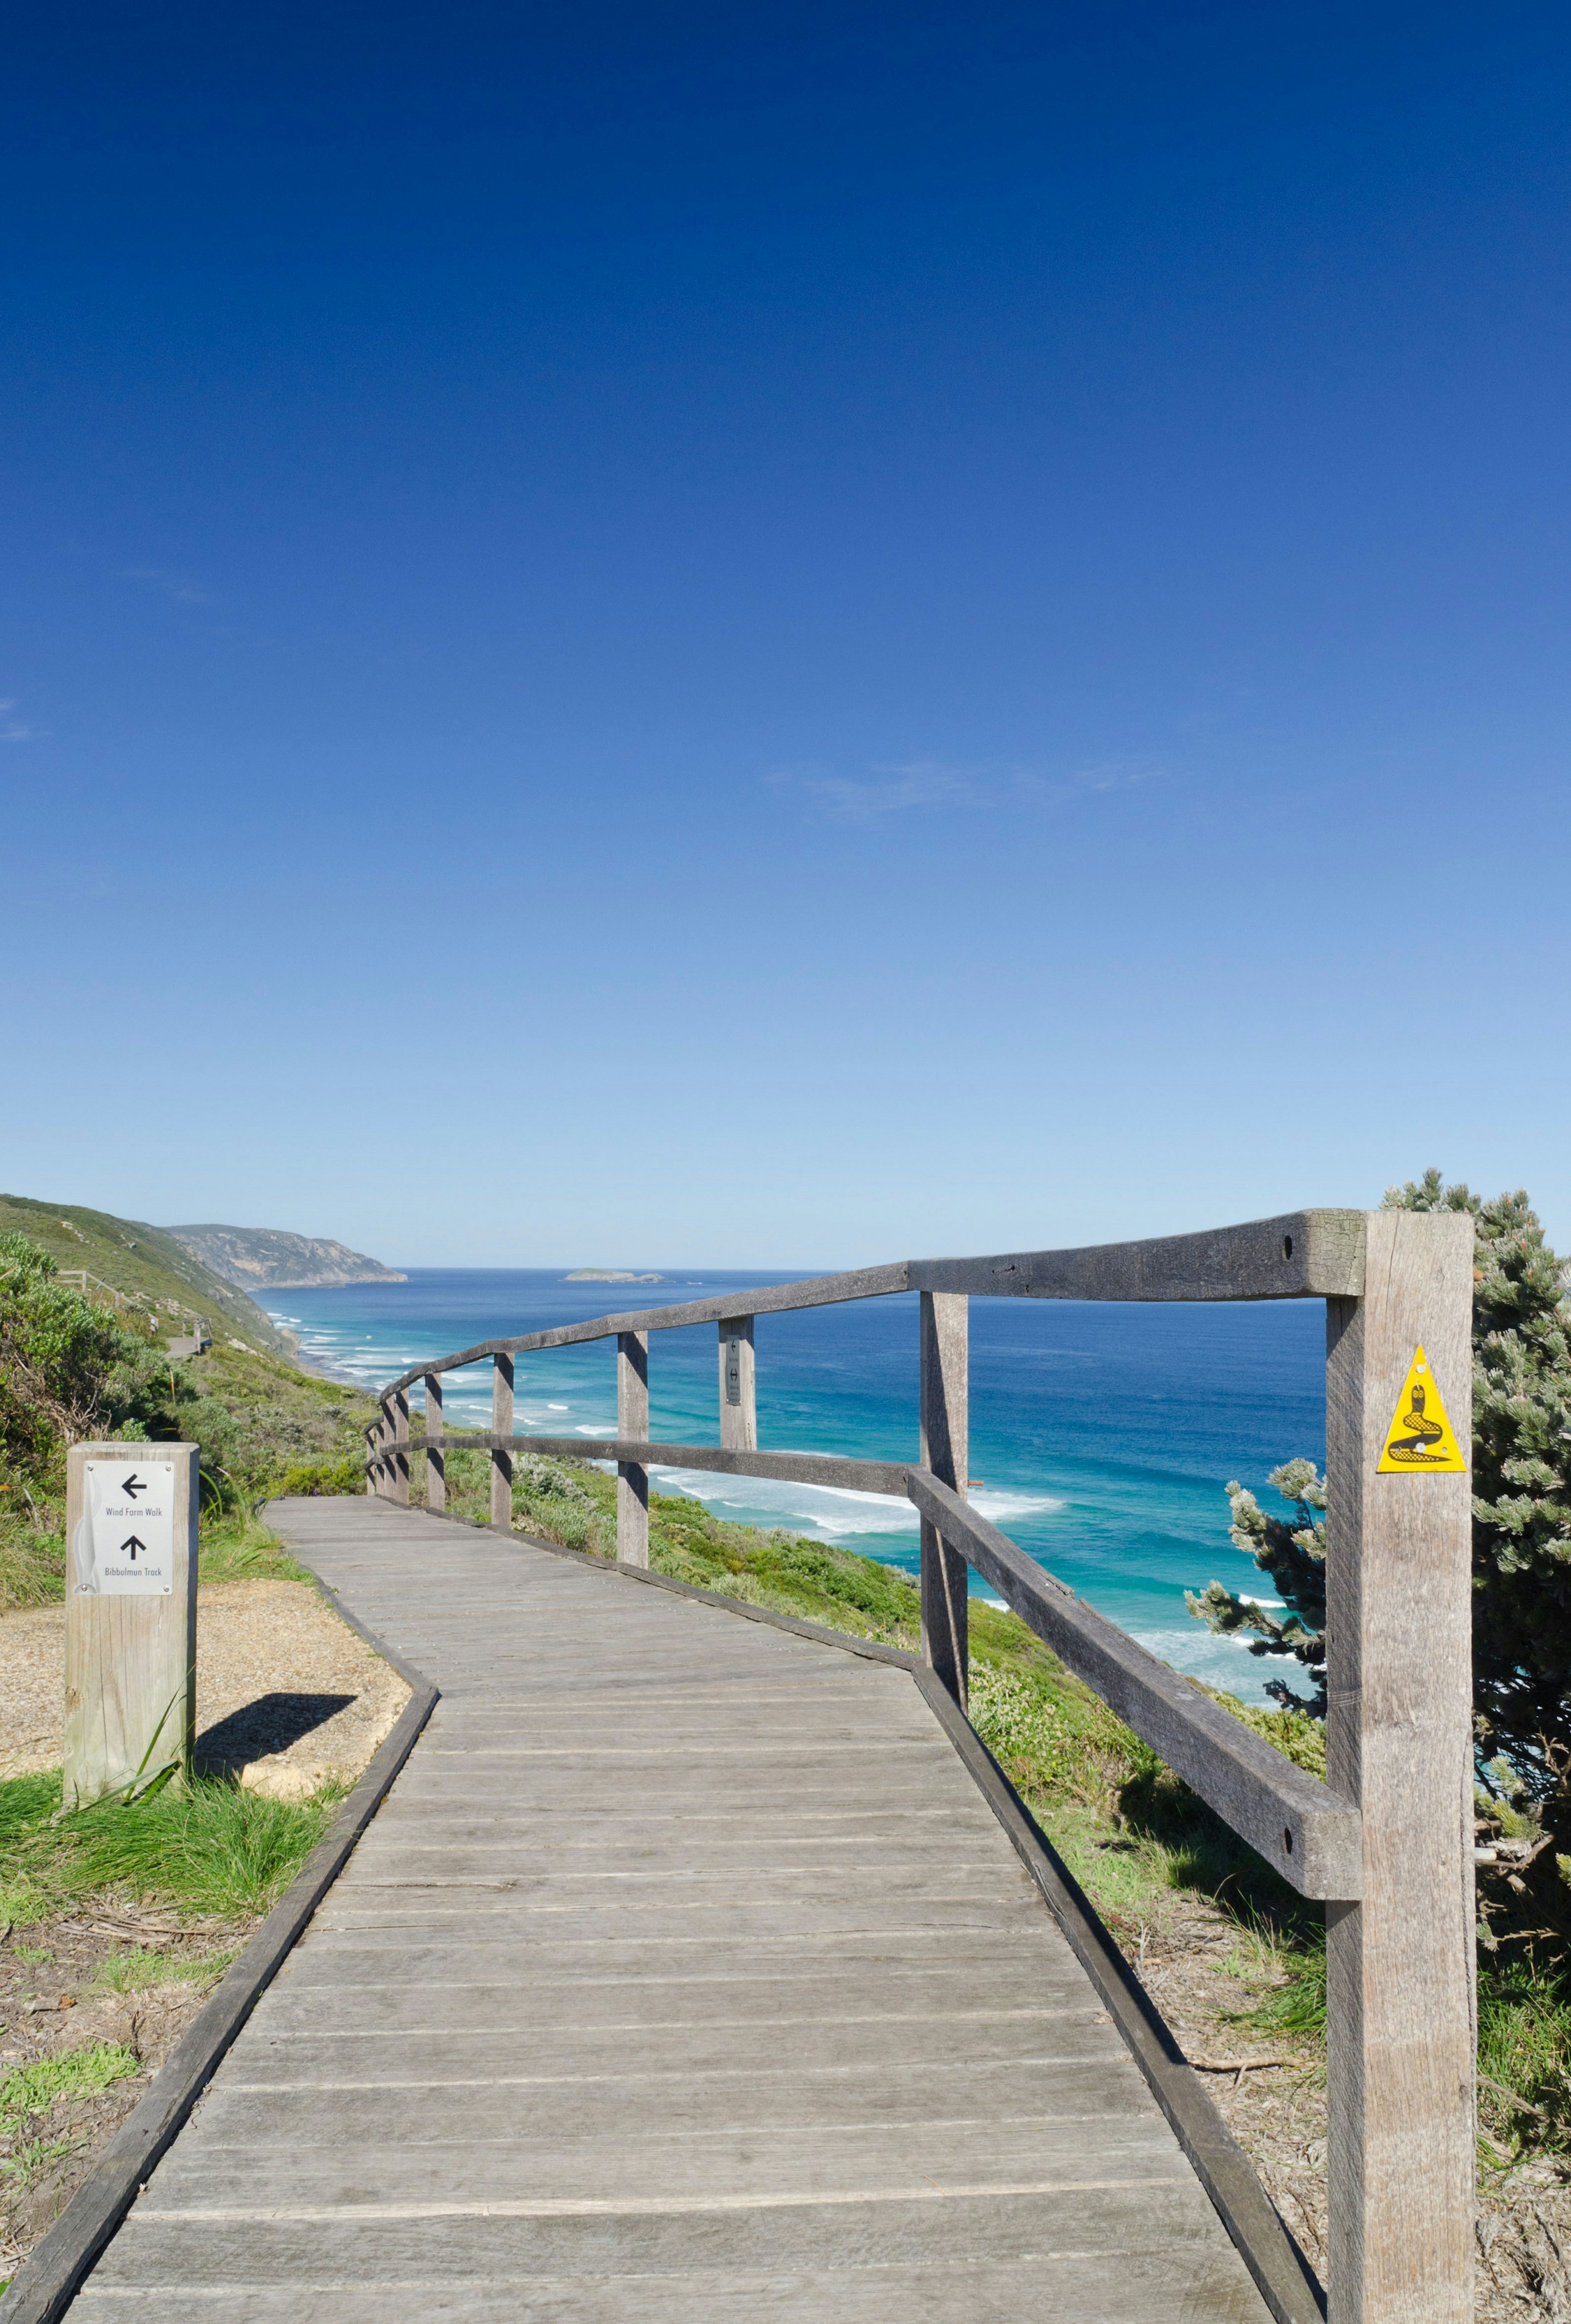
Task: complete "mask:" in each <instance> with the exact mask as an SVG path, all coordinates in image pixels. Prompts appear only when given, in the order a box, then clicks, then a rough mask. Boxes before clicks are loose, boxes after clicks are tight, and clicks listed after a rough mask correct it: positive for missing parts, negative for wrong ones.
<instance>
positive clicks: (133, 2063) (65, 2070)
mask: <svg viewBox="0 0 1571 2324" xmlns="http://www.w3.org/2000/svg"><path fill="white" fill-rule="evenodd" d="M138 2070H139V2061H138V2059H137V2057H136V2053H135V2052H134V2051H132V2050H128V2049H127V2048H126V2047H125V2044H124V2042H92V2043H87V2045H86V2046H85V2047H84V2048H82V2049H80V2050H62V2051H60V2052H59V2053H58V2055H56V2056H55V2057H52V2058H35V2059H34V2060H33V2061H32V2064H31V2065H26V2066H16V2067H14V2068H13V2070H12V2071H11V2072H10V2073H8V2074H7V2075H6V2077H5V2080H4V2081H0V2137H5V2138H14V2137H15V2136H16V2135H18V2134H19V2133H20V2132H21V2131H22V2129H23V2127H24V2126H25V2125H26V2124H27V2123H28V2122H29V2121H30V2120H31V2118H32V2116H35V2115H41V2114H44V2113H47V2111H48V2109H49V2108H50V2107H51V2106H53V2104H54V2102H55V2100H56V2099H57V2098H96V2097H97V2095H98V2093H99V2092H100V2091H101V2090H106V2089H108V2088H109V2087H110V2085H111V2083H113V2082H119V2081H124V2079H125V2077H126V2076H127V2075H128V2074H134V2073H136V2072H137V2071H138Z"/></svg>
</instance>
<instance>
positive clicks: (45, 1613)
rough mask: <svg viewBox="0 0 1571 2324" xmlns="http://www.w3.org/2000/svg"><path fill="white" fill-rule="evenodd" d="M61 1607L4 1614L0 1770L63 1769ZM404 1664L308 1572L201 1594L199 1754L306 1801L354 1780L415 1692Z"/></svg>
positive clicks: (255, 1783) (262, 1786)
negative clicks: (335, 1604)
mask: <svg viewBox="0 0 1571 2324" xmlns="http://www.w3.org/2000/svg"><path fill="white" fill-rule="evenodd" d="M65 1637H66V1615H65V1608H64V1607H63V1606H42V1607H39V1608H36V1609H28V1610H26V1611H23V1612H20V1613H12V1614H5V1615H0V1780H3V1779H4V1778H5V1777H6V1776H10V1775H31V1774H32V1773H33V1772H34V1770H36V1769H39V1768H42V1767H58V1766H60V1756H61V1751H62V1748H63V1729H64V1720H65ZM408 1700H409V1688H408V1687H407V1686H406V1685H405V1683H404V1682H403V1680H402V1679H401V1678H400V1677H399V1675H398V1674H397V1672H396V1671H394V1670H392V1669H390V1667H389V1665H387V1664H386V1663H385V1662H383V1661H382V1659H381V1655H377V1654H375V1653H373V1652H372V1648H371V1647H370V1646H367V1645H366V1644H365V1641H364V1640H363V1638H361V1637H357V1636H356V1634H355V1633H354V1631H353V1630H352V1629H350V1628H348V1626H347V1625H346V1624H345V1623H344V1622H341V1621H340V1620H339V1618H338V1617H337V1615H336V1614H335V1613H333V1612H332V1611H331V1610H330V1609H329V1608H328V1607H327V1606H326V1604H325V1603H324V1602H323V1600H321V1599H320V1598H319V1597H318V1596H317V1592H316V1591H314V1590H313V1589H311V1588H310V1587H309V1586H308V1584H307V1583H306V1582H221V1583H219V1584H218V1585H217V1586H216V1587H215V1588H213V1589H210V1590H202V1591H198V1597H197V1764H198V1766H199V1767H203V1768H206V1769H207V1770H209V1771H211V1772H213V1773H215V1774H220V1773H223V1774H230V1775H237V1776H238V1777H239V1779H240V1781H241V1782H242V1783H243V1784H246V1785H247V1786H248V1787H249V1788H251V1789H252V1790H254V1791H259V1792H264V1793H267V1794H271V1795H272V1796H273V1797H276V1798H282V1799H300V1798H304V1797H306V1796H308V1794H310V1793H312V1792H314V1791H316V1790H317V1789H318V1788H319V1787H320V1786H321V1785H322V1784H325V1783H327V1782H329V1781H333V1780H337V1781H340V1782H343V1781H351V1782H352V1781H353V1780H354V1777H355V1776H357V1775H359V1774H360V1773H361V1772H362V1770H363V1768H364V1767H365V1766H367V1764H368V1763H369V1761H370V1759H371V1757H372V1752H374V1750H375V1749H376V1748H377V1746H378V1744H379V1743H381V1740H382V1739H383V1738H384V1737H385V1736H386V1735H387V1734H388V1732H389V1730H390V1729H391V1727H392V1726H393V1724H394V1722H395V1720H397V1718H398V1715H399V1713H400V1711H401V1710H402V1709H403V1707H404V1704H405V1703H406V1702H407V1701H408Z"/></svg>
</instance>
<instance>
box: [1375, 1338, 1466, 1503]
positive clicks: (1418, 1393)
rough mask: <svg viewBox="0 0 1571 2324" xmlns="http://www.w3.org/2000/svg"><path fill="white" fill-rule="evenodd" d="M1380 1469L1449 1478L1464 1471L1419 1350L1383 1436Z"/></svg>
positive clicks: (1441, 1405) (1443, 1407)
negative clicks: (1419, 1471)
mask: <svg viewBox="0 0 1571 2324" xmlns="http://www.w3.org/2000/svg"><path fill="white" fill-rule="evenodd" d="M1380 1467H1381V1471H1382V1472H1384V1471H1392V1472H1393V1473H1395V1472H1398V1471H1402V1470H1409V1471H1411V1470H1414V1469H1429V1470H1438V1471H1441V1473H1442V1474H1445V1475H1449V1476H1458V1475H1460V1474H1462V1473H1463V1472H1464V1471H1465V1469H1466V1467H1467V1463H1466V1462H1465V1460H1464V1459H1463V1457H1462V1447H1461V1446H1460V1445H1459V1444H1458V1443H1457V1442H1456V1431H1455V1430H1454V1429H1453V1428H1452V1425H1451V1423H1450V1422H1449V1420H1448V1419H1447V1416H1446V1407H1445V1406H1444V1405H1443V1404H1442V1403H1441V1401H1440V1391H1439V1389H1438V1388H1437V1387H1436V1385H1435V1376H1434V1374H1433V1373H1432V1372H1431V1371H1430V1369H1429V1359H1428V1358H1427V1357H1426V1355H1425V1354H1424V1351H1423V1350H1422V1348H1419V1350H1418V1351H1417V1352H1416V1353H1415V1355H1414V1357H1413V1360H1412V1362H1411V1363H1410V1365H1409V1366H1408V1376H1407V1378H1406V1379H1405V1380H1404V1381H1403V1382H1402V1392H1401V1396H1400V1397H1398V1398H1397V1406H1396V1411H1395V1413H1394V1414H1393V1415H1392V1424H1391V1426H1390V1427H1389V1428H1388V1429H1387V1430H1386V1432H1385V1445H1384V1449H1383V1452H1381V1456H1380Z"/></svg>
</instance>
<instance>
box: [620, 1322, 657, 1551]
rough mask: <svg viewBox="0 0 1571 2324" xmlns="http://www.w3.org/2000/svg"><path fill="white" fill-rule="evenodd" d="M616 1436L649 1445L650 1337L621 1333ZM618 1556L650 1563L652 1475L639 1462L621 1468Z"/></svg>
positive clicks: (629, 1463)
mask: <svg viewBox="0 0 1571 2324" xmlns="http://www.w3.org/2000/svg"><path fill="white" fill-rule="evenodd" d="M616 1433H617V1434H618V1435H619V1436H631V1437H635V1438H636V1439H637V1440H638V1441H639V1443H647V1442H648V1434H649V1335H648V1333H647V1332H619V1333H618V1334H617V1343H616ZM616 1477H617V1485H616V1554H617V1557H618V1560H619V1562H620V1563H621V1564H623V1565H648V1563H649V1472H648V1470H647V1469H645V1468H642V1467H641V1466H640V1465H639V1462H636V1461H623V1462H619V1463H618V1466H617V1472H616Z"/></svg>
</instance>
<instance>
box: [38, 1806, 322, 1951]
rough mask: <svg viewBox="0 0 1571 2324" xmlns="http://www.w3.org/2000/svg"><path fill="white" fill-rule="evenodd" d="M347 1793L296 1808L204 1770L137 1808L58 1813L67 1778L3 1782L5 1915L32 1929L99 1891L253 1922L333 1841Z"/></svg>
mask: <svg viewBox="0 0 1571 2324" xmlns="http://www.w3.org/2000/svg"><path fill="white" fill-rule="evenodd" d="M339 1796H340V1794H338V1793H337V1792H335V1791H334V1790H333V1789H331V1788H329V1789H327V1790H325V1791H323V1792H322V1793H320V1794H318V1795H317V1798H316V1799H314V1800H308V1801H305V1802H303V1803H300V1804H299V1805H297V1804H295V1803H293V1802H289V1801H284V1800H269V1799H263V1798H262V1796H261V1795H260V1794H257V1793H255V1792H247V1791H242V1790H241V1788H240V1787H239V1785H238V1784H232V1783H228V1782H225V1781H223V1780H221V1779H219V1778H217V1777H213V1776H197V1777H195V1778H194V1779H193V1780H192V1782H191V1784H189V1786H188V1788H187V1789H186V1790H184V1791H175V1790H174V1789H173V1788H172V1787H171V1788H170V1789H168V1790H165V1791H162V1792H160V1793H159V1794H157V1796H156V1797H154V1798H152V1799H143V1800H139V1801H137V1802H135V1803H133V1804H131V1805H122V1804H121V1803H118V1802H108V1803H99V1804H98V1805H97V1806H95V1807H90V1808H84V1809H82V1810H81V1811H80V1812H78V1813H77V1814H75V1815H69V1816H63V1817H61V1816H59V1813H58V1812H59V1809H60V1776H59V1775H58V1774H53V1775H20V1776H17V1777H16V1778H14V1780H13V1781H12V1782H10V1783H5V1784H0V1861H3V1862H4V1863H5V1866H6V1871H7V1878H6V1882H5V1886H4V1888H0V1918H5V1919H6V1920H10V1921H13V1922H14V1923H16V1924H17V1925H18V1926H25V1925H26V1924H27V1923H29V1922H32V1921H38V1920H42V1919H43V1918H45V1917H46V1915H47V1914H50V1913H51V1912H56V1911H59V1910H60V1909H61V1908H62V1907H64V1906H65V1905H67V1904H70V1903H72V1902H73V1901H75V1900H76V1899H77V1898H78V1897H81V1896H84V1895H90V1894H92V1893H94V1892H95V1891H98V1892H102V1891H105V1890H113V1891H116V1892H118V1893H120V1894H123V1895H127V1896H130V1897H133V1898H135V1899H137V1900H138V1901H141V1902H155V1903H160V1904H165V1905H168V1906H170V1907H171V1908H172V1909H173V1910H174V1911H175V1912H176V1913H177V1914H183V1915H185V1916H186V1917H188V1918H208V1917H216V1918H219V1919H222V1920H248V1919H253V1918H255V1917H256V1916H257V1915H259V1914H263V1913H266V1912H268V1911H269V1910H270V1909H271V1906H272V1905H273V1904H276V1903H277V1902H278V1899H279V1897H280V1895H282V1894H283V1892H284V1890H285V1889H286V1888H287V1887H288V1886H289V1882H290V1881H291V1880H292V1879H293V1878H294V1877H295V1874H296V1873H297V1872H298V1871H299V1868H300V1866H301V1865H302V1864H303V1863H304V1862H305V1859H306V1858H307V1857H308V1855H309V1854H310V1852H311V1849H313V1848H314V1847H315V1846H316V1844H317V1841H318V1840H320V1839H321V1838H322V1837H323V1835H324V1833H325V1832H326V1829H327V1825H328V1822H329V1821H330V1819H331V1816H332V1814H333V1811H334V1809H335V1806H336V1804H337V1800H338V1797H339Z"/></svg>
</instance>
